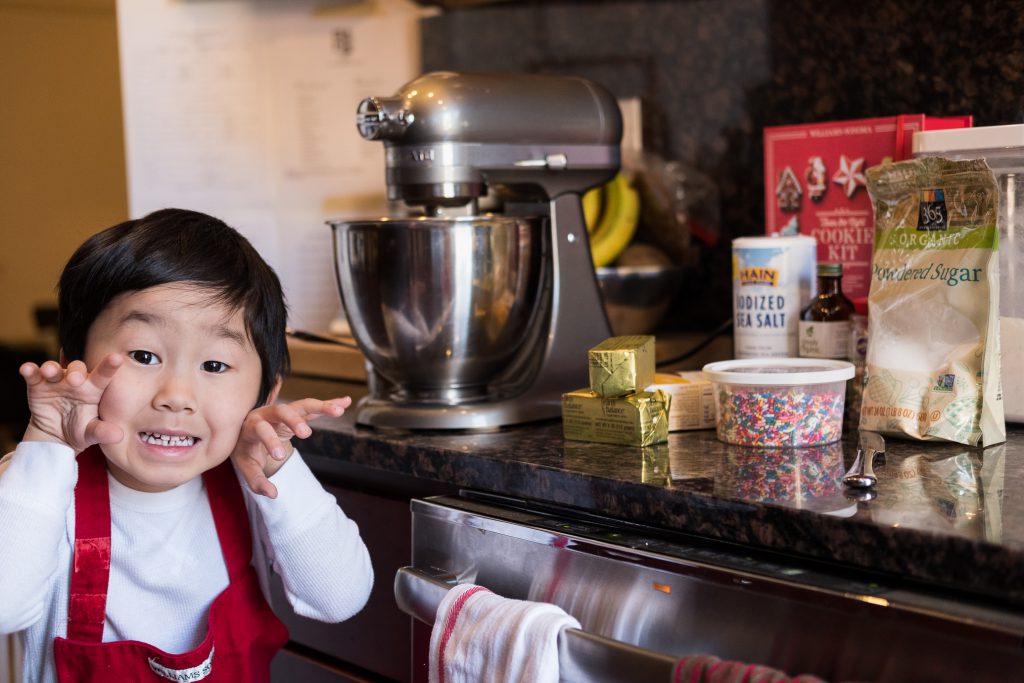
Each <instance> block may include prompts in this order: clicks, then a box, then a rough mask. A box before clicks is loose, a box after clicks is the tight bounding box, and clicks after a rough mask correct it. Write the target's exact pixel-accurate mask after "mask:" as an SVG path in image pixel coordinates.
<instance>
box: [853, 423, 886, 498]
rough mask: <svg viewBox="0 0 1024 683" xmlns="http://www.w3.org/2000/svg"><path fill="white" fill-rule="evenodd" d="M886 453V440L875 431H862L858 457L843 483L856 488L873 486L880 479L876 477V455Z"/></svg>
mask: <svg viewBox="0 0 1024 683" xmlns="http://www.w3.org/2000/svg"><path fill="white" fill-rule="evenodd" d="M879 453H885V440H884V439H882V436H881V435H880V434H877V433H875V432H861V433H860V442H859V444H858V446H857V457H856V458H854V460H853V465H851V466H850V470H849V471H848V472H847V473H846V476H844V477H843V483H844V484H846V485H847V486H850V487H852V488H855V489H866V488H871V487H872V486H874V485H875V482H877V481H878V478H877V477H875V470H874V469H873V467H872V465H873V464H874V460H875V456H876V455H878V454H879Z"/></svg>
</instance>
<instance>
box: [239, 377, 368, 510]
mask: <svg viewBox="0 0 1024 683" xmlns="http://www.w3.org/2000/svg"><path fill="white" fill-rule="evenodd" d="M350 405H352V399H351V398H349V397H348V396H346V397H344V398H333V399H331V400H329V401H321V400H319V399H315V398H304V399H301V400H298V401H293V402H291V403H279V404H274V405H269V406H263V407H262V408H257V409H255V410H253V411H252V412H251V413H249V415H248V416H246V418H245V421H244V422H243V423H242V431H241V433H240V434H239V436H238V444H237V445H236V446H235V451H234V452H233V453H232V454H231V458H232V459H233V460H234V461H235V466H236V467H237V468H238V471H239V472H241V473H242V477H243V478H244V479H245V481H246V483H247V484H249V488H251V489H252V490H253V492H254V493H258V494H260V495H264V496H266V497H268V498H277V487H276V486H274V484H273V483H271V481H270V479H269V478H268V477H270V476H271V475H273V474H274V473H275V472H277V470H278V469H280V467H281V465H283V464H284V462H285V460H287V459H288V457H289V456H290V455H291V454H292V443H291V438H292V437H293V436H297V437H299V438H300V439H305V438H306V437H308V436H309V435H310V434H312V433H313V430H311V429H310V428H309V425H308V424H307V422H309V421H310V420H315V419H316V418H318V417H320V416H321V415H328V416H330V417H340V416H341V415H342V413H344V412H345V408H348V407H349V406H350Z"/></svg>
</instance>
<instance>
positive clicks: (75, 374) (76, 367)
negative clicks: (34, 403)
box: [47, 360, 89, 387]
mask: <svg viewBox="0 0 1024 683" xmlns="http://www.w3.org/2000/svg"><path fill="white" fill-rule="evenodd" d="M49 362H50V361H47V363H49ZM58 367H60V366H58ZM88 377H89V368H87V367H85V363H83V362H82V361H80V360H73V361H71V362H70V363H68V367H67V370H65V371H64V379H65V380H66V381H67V383H68V384H70V385H71V386H73V387H80V386H82V383H83V382H85V380H86V379H87V378H88ZM50 381H51V382H55V381H58V380H57V379H51V380H50Z"/></svg>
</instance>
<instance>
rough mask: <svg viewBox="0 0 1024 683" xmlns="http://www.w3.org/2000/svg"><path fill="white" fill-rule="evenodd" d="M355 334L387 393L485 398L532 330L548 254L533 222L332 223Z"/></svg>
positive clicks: (450, 400)
mask: <svg viewBox="0 0 1024 683" xmlns="http://www.w3.org/2000/svg"><path fill="white" fill-rule="evenodd" d="M331 227H332V229H333V233H334V263H335V273H336V275H337V279H338V288H339V290H340V292H341V299H342V303H343V305H344V306H345V313H346V315H347V316H348V321H349V325H350V326H351V328H352V335H353V336H354V337H355V339H356V342H357V343H358V344H359V346H360V348H361V349H362V351H363V353H364V354H365V355H366V357H367V359H368V360H369V361H370V363H371V364H372V365H373V368H374V369H375V370H376V372H377V373H378V374H379V375H380V376H381V377H383V378H384V379H385V380H387V381H388V382H389V383H391V384H392V385H393V387H392V388H391V390H390V394H391V395H390V396H389V398H393V399H395V400H398V401H403V402H409V403H417V402H421V403H446V404H454V403H462V402H465V401H471V400H475V399H483V398H486V397H487V395H488V387H489V385H490V384H491V383H492V382H494V381H496V380H498V379H499V378H500V376H501V375H502V372H503V371H505V370H507V369H508V368H509V367H510V365H511V362H512V360H513V359H514V357H515V356H516V354H517V353H518V352H519V351H520V350H521V349H522V348H523V344H524V342H525V341H526V340H527V339H528V338H529V337H530V334H531V330H532V329H533V326H534V324H535V319H536V318H537V317H538V313H537V312H538V310H539V309H541V308H542V306H540V305H539V304H540V301H539V299H540V294H541V291H542V290H543V285H544V283H543V280H544V277H545V276H544V266H545V261H546V254H545V250H546V239H547V238H546V236H545V234H546V233H545V230H543V222H542V221H541V220H540V219H531V218H513V217H506V216H460V217H450V218H413V219H381V220H376V221H343V222H333V223H331Z"/></svg>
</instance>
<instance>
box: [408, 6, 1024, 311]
mask: <svg viewBox="0 0 1024 683" xmlns="http://www.w3.org/2000/svg"><path fill="white" fill-rule="evenodd" d="M423 67H424V70H425V71H433V70H441V69H445V70H456V71H459V70H461V71H493V72H548V73H566V74H574V75H579V76H585V77H587V78H591V79H593V80H595V81H598V82H600V83H602V84H603V85H605V86H606V87H607V88H608V89H609V90H611V91H612V92H613V93H614V94H615V95H616V96H617V97H620V98H621V97H633V96H637V97H640V98H641V99H642V101H643V106H644V111H645V114H644V140H645V146H646V147H647V148H648V149H650V150H652V151H655V152H657V153H659V154H660V155H662V156H663V157H665V158H667V159H673V160H679V161H681V162H684V163H686V164H687V165H689V166H691V167H693V168H694V169H696V170H697V171H698V172H700V173H702V174H704V175H706V176H708V177H709V178H710V179H711V180H712V181H713V182H714V183H715V184H716V185H717V188H718V192H719V201H720V206H719V214H720V219H721V225H720V226H719V232H720V240H719V242H718V243H717V245H716V246H715V247H702V249H703V253H702V254H701V256H702V258H701V259H700V266H699V268H698V271H696V272H694V273H693V275H692V277H691V278H690V279H689V280H688V282H687V284H686V287H685V290H684V292H685V294H683V295H680V297H678V301H677V302H676V304H675V305H674V306H673V314H672V315H670V316H669V318H668V319H667V320H666V321H665V322H664V323H663V327H664V328H666V329H690V330H710V329H711V328H713V327H714V326H715V325H717V324H718V323H720V322H721V321H722V320H724V319H725V318H728V317H729V314H730V311H731V303H730V296H729V294H730V287H731V284H730V240H731V239H732V238H733V237H739V236H742V235H758V234H763V232H764V218H763V216H764V198H763V194H762V188H763V181H764V172H763V157H762V133H763V129H764V127H765V126H769V125H778V124H791V123H806V122H816V121H831V120H843V119H856V118H868V117H876V116H890V115H895V114H911V113H924V114H928V115H934V116H943V115H954V114H973V115H974V123H975V125H976V126H986V125H1001V124H1009V123H1020V122H1024V0H1013V1H1010V2H1003V1H999V2H950V1H947V0H938V1H935V0H932V1H927V0H902V1H901V2H892V1H887V0H861V1H858V2H843V1H839V0H813V1H812V0H694V1H687V0H682V1H676V2H673V1H670V0H664V1H655V0H648V1H640V2H510V3H502V4H495V5H486V6H482V7H474V8H470V9H459V10H449V11H446V12H444V13H443V14H441V15H439V16H436V17H431V18H429V19H426V20H425V21H424V23H423Z"/></svg>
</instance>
